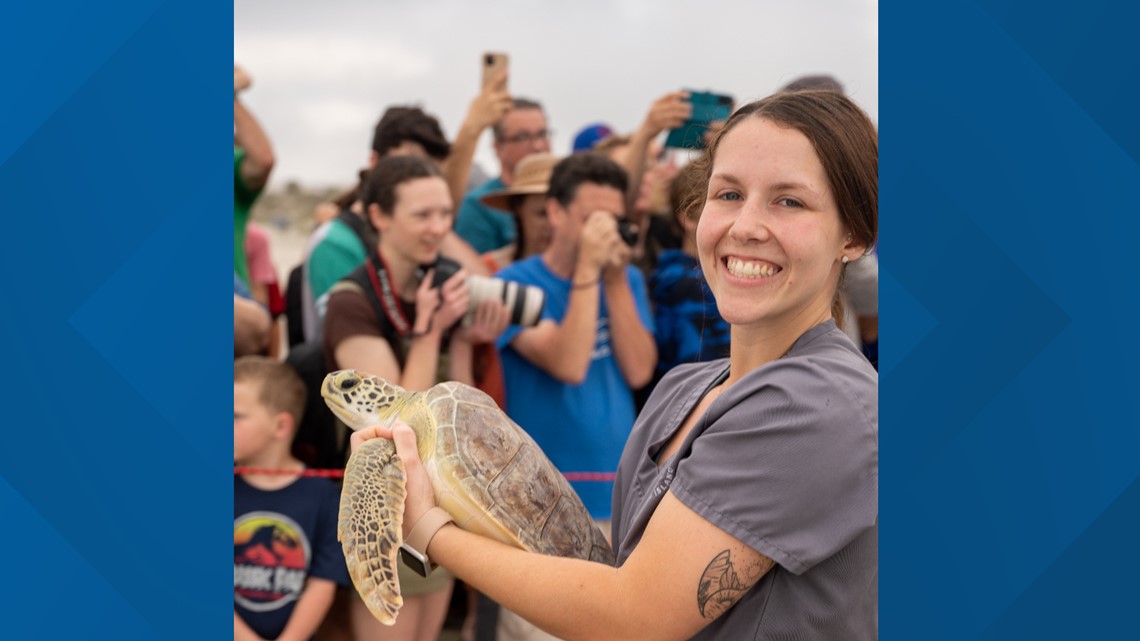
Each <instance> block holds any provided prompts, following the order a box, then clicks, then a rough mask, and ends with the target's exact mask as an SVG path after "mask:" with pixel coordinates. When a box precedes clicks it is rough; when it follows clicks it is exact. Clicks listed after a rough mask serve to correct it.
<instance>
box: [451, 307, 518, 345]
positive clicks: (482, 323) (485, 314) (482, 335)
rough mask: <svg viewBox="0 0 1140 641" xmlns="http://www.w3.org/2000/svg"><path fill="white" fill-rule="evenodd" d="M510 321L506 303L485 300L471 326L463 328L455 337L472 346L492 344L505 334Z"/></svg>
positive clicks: (474, 315)
mask: <svg viewBox="0 0 1140 641" xmlns="http://www.w3.org/2000/svg"><path fill="white" fill-rule="evenodd" d="M510 320H511V315H510V313H509V312H508V311H507V306H506V304H505V303H503V302H502V301H499V300H485V301H482V302H480V303H479V304H478V305H477V306H476V307H475V313H474V314H473V315H472V321H471V324H470V325H463V326H461V327H460V328H459V331H458V332H456V334H455V337H456V338H457V339H458V340H462V341H467V342H468V343H471V344H472V345H477V344H479V343H490V342H492V341H494V340H495V339H496V338H498V337H499V334H502V333H503V330H505V329H506V328H507V325H508V324H509V323H510Z"/></svg>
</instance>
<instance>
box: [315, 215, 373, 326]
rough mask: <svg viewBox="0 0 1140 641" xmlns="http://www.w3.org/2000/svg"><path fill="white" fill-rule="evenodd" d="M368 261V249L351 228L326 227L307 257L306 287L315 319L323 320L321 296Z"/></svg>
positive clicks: (335, 223) (333, 224) (341, 225)
mask: <svg viewBox="0 0 1140 641" xmlns="http://www.w3.org/2000/svg"><path fill="white" fill-rule="evenodd" d="M365 258H368V248H366V247H365V246H364V243H362V242H360V237H359V236H357V235H356V232H354V231H352V228H351V227H349V226H348V225H346V224H344V223H343V222H341V221H339V220H333V221H332V222H330V223H329V228H328V232H327V233H325V236H324V238H322V239H321V241H320V242H319V243H317V246H316V247H313V251H312V252H311V253H310V254H309V287H311V288H312V292H313V300H314V301H315V302H316V303H317V315H318V316H319V317H321V318H323V317H324V305H322V304H321V297H322V296H324V295H325V294H326V293H327V292H328V291H329V290H330V289H332V286H333V285H335V284H336V282H337V281H338V280H340V279H342V278H344V277H345V276H347V275H348V274H349V272H351V271H352V270H354V269H356V268H357V266H359V265H360V264H361V263H363V262H364V259H365Z"/></svg>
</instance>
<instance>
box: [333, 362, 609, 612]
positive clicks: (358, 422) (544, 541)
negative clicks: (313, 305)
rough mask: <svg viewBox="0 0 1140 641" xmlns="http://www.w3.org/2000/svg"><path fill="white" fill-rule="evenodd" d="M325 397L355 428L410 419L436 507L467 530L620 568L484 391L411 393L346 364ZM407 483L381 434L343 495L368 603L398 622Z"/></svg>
mask: <svg viewBox="0 0 1140 641" xmlns="http://www.w3.org/2000/svg"><path fill="white" fill-rule="evenodd" d="M321 396H323V397H324V399H325V403H327V404H328V406H329V407H330V408H331V409H332V411H333V413H334V414H336V415H337V417H339V418H340V419H341V420H342V421H344V423H345V424H346V425H348V427H350V428H352V429H354V430H358V429H361V428H364V427H368V426H371V425H378V424H382V423H383V424H387V423H389V422H390V421H392V420H394V419H396V418H399V419H400V420H402V421H404V422H405V423H407V424H408V425H410V426H411V427H412V429H413V430H415V432H416V440H417V443H418V449H419V454H420V458H421V459H422V460H423V462H424V468H425V469H426V470H427V473H428V476H429V477H430V478H431V483H432V488H433V489H434V490H435V499H436V503H437V504H438V505H439V506H440V507H442V508H444V509H445V510H447V511H448V512H449V513H450V514H451V516H452V517H453V518H454V519H455V523H456V524H457V525H458V526H459V527H461V528H463V529H464V530H468V531H471V532H475V533H478V534H482V535H484V536H488V537H491V538H493V539H497V540H499V541H502V542H503V543H506V544H508V545H513V546H516V547H520V548H522V549H524V550H529V551H532V552H538V553H541V554H548V555H554V556H566V557H576V558H580V559H589V560H591V561H598V562H601V563H606V564H608V565H613V564H614V555H613V551H612V550H611V548H610V546H609V544H608V543H607V542H606V539H605V537H604V536H603V534H602V532H601V531H600V530H599V529H598V528H597V527H596V526H595V525H594V524H593V522H592V521H591V520H590V514H589V513H588V512H587V511H586V507H585V506H584V505H583V504H582V500H581V499H580V498H578V495H577V494H576V493H575V492H574V490H573V489H571V487H570V484H569V483H568V482H567V481H566V479H565V478H564V477H563V476H562V475H561V474H560V473H559V472H558V470H557V469H555V467H554V465H553V464H552V463H551V462H550V460H549V459H547V458H546V455H544V454H543V453H542V450H541V449H539V447H538V445H537V444H536V443H535V442H534V440H533V439H532V438H531V437H530V436H529V435H527V433H526V432H524V431H523V430H522V428H520V427H519V426H518V425H517V424H516V423H515V422H514V421H512V420H511V419H510V418H508V417H507V415H506V414H504V413H503V412H502V410H500V409H499V408H498V406H497V405H495V402H494V401H493V400H491V397H489V396H487V395H486V394H484V393H483V392H481V391H479V390H477V389H475V388H473V387H470V386H468V385H464V384H462V383H456V382H448V383H440V384H439V385H436V386H435V387H432V388H431V389H429V390H427V391H424V392H408V391H406V390H404V389H403V388H401V387H399V386H397V385H394V384H392V383H389V382H388V381H385V380H383V379H381V378H378V377H374V376H370V375H367V374H363V373H360V372H356V371H353V370H342V371H339V372H333V373H331V374H329V375H328V376H326V377H325V381H324V384H323V385H322V386H321ZM405 480H406V477H405V475H404V466H403V463H401V462H400V459H399V457H397V456H396V448H395V446H394V445H393V444H392V442H391V441H389V440H387V439H383V438H378V439H371V440H368V441H365V443H364V444H363V445H362V446H360V447H359V448H357V449H356V451H355V452H353V454H352V456H351V457H350V458H349V460H348V465H347V467H346V469H345V471H344V489H343V491H342V492H341V499H340V521H339V523H338V526H337V538H338V539H339V540H340V541H341V544H342V545H343V546H344V555H345V559H346V561H347V563H348V570H349V574H351V575H352V581H353V583H354V584H355V585H356V590H357V592H359V593H360V596H361V597H362V598H363V599H364V602H365V604H367V605H368V609H369V610H371V611H372V614H373V615H374V616H375V617H376V618H377V619H379V620H380V621H381V622H383V623H386V624H388V625H391V624H392V623H394V622H395V621H396V613H397V612H398V611H399V609H400V606H401V605H402V604H403V598H402V597H401V596H400V585H399V580H398V578H397V574H396V557H397V554H398V553H399V549H400V545H401V543H402V542H403V533H402V529H401V526H402V522H403V513H404V498H405V496H406V492H405V487H404V486H405Z"/></svg>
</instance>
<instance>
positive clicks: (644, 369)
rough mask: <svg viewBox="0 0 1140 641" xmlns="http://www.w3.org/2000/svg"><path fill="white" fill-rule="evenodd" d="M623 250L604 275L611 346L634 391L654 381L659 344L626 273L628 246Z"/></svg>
mask: <svg viewBox="0 0 1140 641" xmlns="http://www.w3.org/2000/svg"><path fill="white" fill-rule="evenodd" d="M621 249H622V250H623V251H619V252H614V253H613V254H612V256H611V260H610V262H609V263H608V264H607V265H606V268H605V270H603V272H602V281H603V282H604V283H605V295H606V309H607V310H608V311H609V318H610V345H612V347H613V351H614V360H616V361H617V364H618V369H620V370H621V375H622V377H623V378H624V379H625V382H626V383H628V384H629V386H630V388H632V389H640V388H642V387H644V386H645V385H646V384H647V383H649V381H650V380H652V378H653V372H654V369H655V368H656V367H657V341H656V340H655V339H654V337H653V333H652V332H650V331H649V329H648V328H646V327H645V325H644V324H642V321H641V315H640V314H639V313H638V304H637V301H636V300H635V298H634V297H635V296H636V294H634V292H633V288H632V287H631V286H630V283H629V274H628V270H627V269H626V266H627V265H628V264H629V262H628V261H629V258H628V256H629V255H630V251H629V249H628V248H627V247H625V246H624V245H623V246H622V248H621Z"/></svg>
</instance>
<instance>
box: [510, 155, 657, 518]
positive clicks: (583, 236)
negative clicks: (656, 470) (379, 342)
mask: <svg viewBox="0 0 1140 641" xmlns="http://www.w3.org/2000/svg"><path fill="white" fill-rule="evenodd" d="M627 185H628V179H627V177H626V173H625V170H623V169H622V168H621V167H620V166H618V165H617V164H616V163H614V162H613V161H612V160H610V159H608V158H606V157H604V156H601V155H597V154H577V155H574V156H570V157H568V158H566V159H564V160H562V161H561V162H559V163H558V164H557V165H556V166H555V167H554V171H553V174H552V175H551V178H550V190H549V191H548V192H547V201H546V212H547V216H548V218H549V220H550V224H551V227H552V228H553V237H552V239H551V244H550V246H549V247H548V248H547V249H546V250H545V251H544V252H543V253H542V254H540V255H537V256H531V257H530V258H527V259H524V260H521V261H519V262H516V263H514V264H512V265H510V266H509V267H507V268H506V269H504V270H502V271H501V272H500V273H499V277H500V278H503V279H505V280H512V281H517V282H522V283H526V284H528V285H534V286H536V287H539V288H541V289H542V290H543V291H545V292H546V305H545V308H544V309H543V313H542V319H541V320H540V321H539V322H538V323H537V324H536V325H535V326H534V327H530V328H525V329H524V328H521V327H518V326H512V327H510V328H509V329H508V330H507V331H506V332H505V333H504V334H503V335H502V336H501V337H500V339H499V348H500V350H502V360H503V372H504V377H505V380H506V388H507V414H509V415H510V417H511V418H512V419H514V420H515V422H517V423H518V424H519V425H520V426H522V428H523V429H525V430H526V431H527V432H528V433H529V434H530V435H531V436H532V437H533V438H534V439H535V441H537V442H538V444H539V446H540V447H542V449H543V451H544V452H545V453H546V455H547V456H548V457H550V460H551V461H553V462H554V464H555V465H556V466H557V467H558V469H559V470H560V471H562V472H563V473H567V472H574V473H581V472H585V473H592V474H595V475H596V476H594V477H593V478H589V480H583V481H576V480H574V479H573V477H572V480H571V484H572V485H573V486H574V489H575V490H576V491H577V492H578V494H579V496H581V497H582V501H583V502H584V503H585V504H586V508H587V509H588V510H589V511H590V515H591V516H593V517H594V518H595V519H597V520H606V519H609V518H610V513H611V509H612V508H611V502H612V496H613V481H612V474H613V472H614V471H615V470H616V469H617V464H618V459H619V458H620V457H621V452H622V448H623V447H624V446H625V441H626V438H627V437H628V436H629V432H630V429H631V428H632V427H633V421H634V418H635V412H634V405H633V395H632V390H633V389H637V388H639V387H641V386H643V385H645V384H646V383H648V382H649V380H650V378H651V377H652V376H653V370H654V366H655V364H656V362H657V347H656V344H655V342H654V340H653V319H652V313H651V312H650V309H649V301H648V297H647V296H646V289H645V281H644V279H643V277H642V275H641V272H640V271H638V270H637V269H635V268H633V267H631V266H630V264H629V261H630V256H631V249H630V246H629V245H627V244H626V243H625V242H624V241H623V240H622V236H621V234H620V233H619V232H618V223H617V221H618V218H619V217H621V216H622V215H623V213H624V205H623V202H624V194H625V192H626V187H627Z"/></svg>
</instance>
